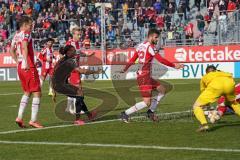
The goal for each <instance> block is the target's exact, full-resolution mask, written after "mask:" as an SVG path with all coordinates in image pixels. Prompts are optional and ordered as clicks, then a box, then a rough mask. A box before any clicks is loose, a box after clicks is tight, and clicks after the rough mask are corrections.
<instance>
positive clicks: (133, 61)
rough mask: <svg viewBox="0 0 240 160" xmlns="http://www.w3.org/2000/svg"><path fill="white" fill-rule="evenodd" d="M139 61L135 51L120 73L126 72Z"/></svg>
mask: <svg viewBox="0 0 240 160" xmlns="http://www.w3.org/2000/svg"><path fill="white" fill-rule="evenodd" d="M137 59H138V53H137V51H135V52H134V55H133V57H132V58H131V59H130V60H129V62H128V63H127V64H126V66H125V67H124V68H123V70H121V71H120V73H124V72H126V71H127V70H128V68H129V67H131V65H133V64H134V63H135V61H136V60H137Z"/></svg>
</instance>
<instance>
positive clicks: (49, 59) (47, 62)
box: [38, 47, 54, 69]
mask: <svg viewBox="0 0 240 160" xmlns="http://www.w3.org/2000/svg"><path fill="white" fill-rule="evenodd" d="M38 58H39V59H40V60H41V61H42V63H43V64H42V67H44V68H46V69H49V68H51V67H53V66H52V63H53V58H54V54H53V50H52V48H49V47H45V48H44V49H42V51H41V52H40V53H39V55H38Z"/></svg>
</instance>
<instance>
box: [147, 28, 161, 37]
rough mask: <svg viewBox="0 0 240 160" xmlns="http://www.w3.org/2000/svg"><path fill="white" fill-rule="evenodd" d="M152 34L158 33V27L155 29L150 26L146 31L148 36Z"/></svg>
mask: <svg viewBox="0 0 240 160" xmlns="http://www.w3.org/2000/svg"><path fill="white" fill-rule="evenodd" d="M153 34H157V35H160V31H159V30H158V29H155V28H151V29H150V30H149V31H148V37H149V36H151V35H153Z"/></svg>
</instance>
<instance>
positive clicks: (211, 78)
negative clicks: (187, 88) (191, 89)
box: [200, 71, 233, 92]
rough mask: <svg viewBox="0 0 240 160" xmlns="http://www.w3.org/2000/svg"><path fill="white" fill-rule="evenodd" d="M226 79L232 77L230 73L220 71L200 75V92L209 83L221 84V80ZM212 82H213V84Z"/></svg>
mask: <svg viewBox="0 0 240 160" xmlns="http://www.w3.org/2000/svg"><path fill="white" fill-rule="evenodd" d="M227 79H231V80H232V79H233V77H232V74H231V73H227V72H222V71H215V72H209V73H208V74H206V75H204V76H203V77H202V79H201V82H200V90H201V92H202V91H204V90H205V88H207V87H208V86H209V85H210V84H211V86H212V85H213V86H214V85H216V86H217V85H221V83H222V81H226V80H227ZM212 82H214V84H213V83H212Z"/></svg>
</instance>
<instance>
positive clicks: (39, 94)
mask: <svg viewBox="0 0 240 160" xmlns="http://www.w3.org/2000/svg"><path fill="white" fill-rule="evenodd" d="M41 96H42V93H41V92H33V97H41Z"/></svg>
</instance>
